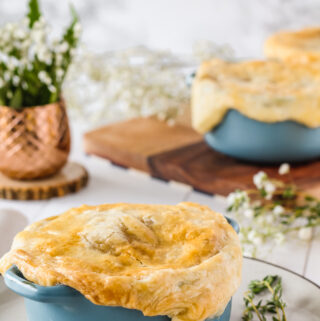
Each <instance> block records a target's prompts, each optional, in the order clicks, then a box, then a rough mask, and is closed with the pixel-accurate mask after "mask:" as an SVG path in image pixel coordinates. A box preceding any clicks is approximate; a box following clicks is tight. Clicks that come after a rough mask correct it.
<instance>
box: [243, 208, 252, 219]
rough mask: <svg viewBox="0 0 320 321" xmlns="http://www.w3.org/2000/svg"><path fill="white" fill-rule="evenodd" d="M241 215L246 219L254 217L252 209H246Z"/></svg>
mask: <svg viewBox="0 0 320 321" xmlns="http://www.w3.org/2000/svg"><path fill="white" fill-rule="evenodd" d="M243 214H244V216H245V217H247V218H253V216H254V210H253V209H252V208H247V209H245V210H244V211H243Z"/></svg>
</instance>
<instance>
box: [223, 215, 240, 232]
mask: <svg viewBox="0 0 320 321" xmlns="http://www.w3.org/2000/svg"><path fill="white" fill-rule="evenodd" d="M225 218H226V219H227V221H228V223H229V224H230V225H231V226H232V227H233V229H234V230H235V231H236V232H237V234H239V232H240V227H239V224H238V222H237V221H235V220H234V219H232V218H230V217H227V216H225Z"/></svg>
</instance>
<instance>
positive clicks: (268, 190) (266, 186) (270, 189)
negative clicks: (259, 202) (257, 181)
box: [264, 181, 276, 199]
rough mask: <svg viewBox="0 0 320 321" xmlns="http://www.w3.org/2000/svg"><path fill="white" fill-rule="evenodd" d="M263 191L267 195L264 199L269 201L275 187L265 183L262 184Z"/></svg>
mask: <svg viewBox="0 0 320 321" xmlns="http://www.w3.org/2000/svg"><path fill="white" fill-rule="evenodd" d="M264 190H265V191H266V193H267V196H266V199H271V198H272V195H273V193H274V192H275V190H276V187H275V185H274V184H272V183H271V182H270V181H267V182H266V183H265V184H264Z"/></svg>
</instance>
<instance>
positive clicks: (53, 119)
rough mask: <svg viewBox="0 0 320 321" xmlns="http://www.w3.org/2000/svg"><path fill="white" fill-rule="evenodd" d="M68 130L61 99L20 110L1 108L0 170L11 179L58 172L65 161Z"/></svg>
mask: <svg viewBox="0 0 320 321" xmlns="http://www.w3.org/2000/svg"><path fill="white" fill-rule="evenodd" d="M69 151H70V131H69V123H68V117H67V113H66V110H65V106H64V102H63V100H61V101H59V102H57V103H53V104H48V105H44V106H36V107H28V108H24V109H22V110H21V111H16V110H13V109H12V108H9V107H6V106H0V171H1V172H2V173H3V174H5V175H7V176H9V177H11V178H14V179H36V178H42V177H46V176H51V175H53V174H55V173H57V172H58V171H59V170H60V169H61V168H62V167H63V165H64V164H65V163H66V162H67V159H68V155H69Z"/></svg>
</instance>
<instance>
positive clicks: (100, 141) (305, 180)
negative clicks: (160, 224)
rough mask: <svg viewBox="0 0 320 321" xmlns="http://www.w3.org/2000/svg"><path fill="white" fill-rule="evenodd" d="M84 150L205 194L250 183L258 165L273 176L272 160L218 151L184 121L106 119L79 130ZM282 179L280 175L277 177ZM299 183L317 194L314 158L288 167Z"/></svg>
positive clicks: (319, 176)
mask: <svg viewBox="0 0 320 321" xmlns="http://www.w3.org/2000/svg"><path fill="white" fill-rule="evenodd" d="M84 146H85V151H86V152H87V153H88V154H94V155H97V156H101V157H104V158H106V159H109V160H111V161H112V162H114V163H116V164H118V165H121V166H124V167H129V168H136V169H139V170H142V171H146V172H148V173H150V175H152V176H154V177H157V178H161V179H164V180H174V181H178V182H182V183H185V184H188V185H191V186H192V187H193V188H194V189H196V190H200V191H203V192H205V193H209V194H220V195H228V194H229V193H230V192H232V191H234V190H235V189H237V188H240V189H247V188H251V187H252V186H253V184H252V177H253V175H254V174H255V173H257V172H258V171H259V170H263V171H265V172H267V173H268V174H269V175H270V176H271V177H275V178H276V177H278V166H261V165H257V164H250V163H245V162H241V161H238V160H235V159H233V158H231V157H228V156H225V155H222V154H220V153H218V152H216V151H214V150H212V149H211V148H210V147H208V146H207V144H206V143H205V142H204V141H203V139H202V136H200V135H199V134H197V133H196V132H195V131H193V130H192V129H191V128H190V127H187V126H183V125H176V126H171V127H170V126H168V125H167V124H166V123H163V122H161V121H159V120H156V119H150V118H147V119H146V118H139V119H133V120H129V121H126V122H122V123H118V124H112V125H109V126H106V127H103V128H100V129H97V130H94V131H92V132H89V133H87V134H85V136H84ZM282 179H283V178H282ZM287 179H293V180H294V182H295V183H296V184H297V185H298V186H300V187H301V188H303V189H305V190H307V191H308V192H309V193H312V194H314V195H316V196H319V197H320V161H315V162H310V163H306V164H299V165H295V166H293V167H292V171H291V174H290V177H289V176H288V177H287Z"/></svg>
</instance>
